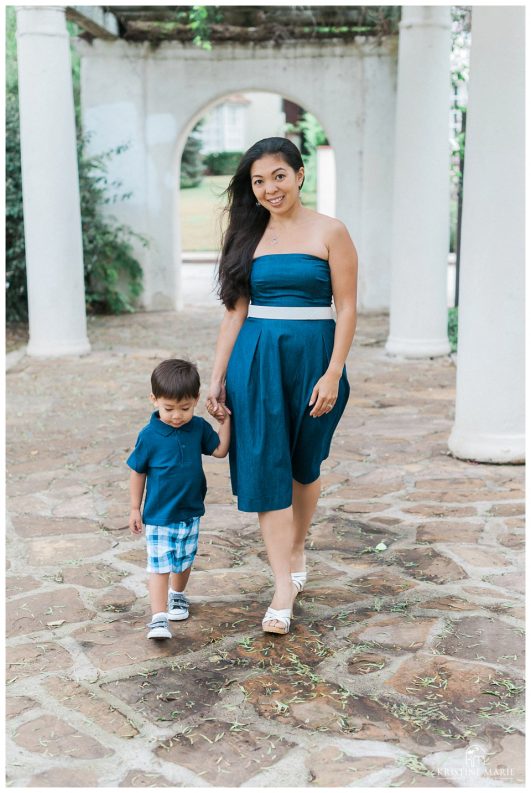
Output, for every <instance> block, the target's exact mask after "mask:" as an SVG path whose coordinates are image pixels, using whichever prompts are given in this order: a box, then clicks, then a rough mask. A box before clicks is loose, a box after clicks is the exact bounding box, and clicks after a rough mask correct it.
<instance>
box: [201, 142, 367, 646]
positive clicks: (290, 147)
mask: <svg viewBox="0 0 531 793" xmlns="http://www.w3.org/2000/svg"><path fill="white" fill-rule="evenodd" d="M303 183H304V165H303V162H302V158H301V155H300V152H299V150H298V149H297V147H296V146H295V145H294V144H293V143H292V142H291V141H289V140H288V139H287V138H277V137H274V138H264V139H263V140H260V141H258V142H257V143H255V144H254V145H253V146H251V148H250V149H249V150H248V151H247V152H246V153H245V154H244V155H243V157H242V159H241V161H240V163H239V166H238V169H237V171H236V173H235V174H234V176H233V177H232V179H231V181H230V184H229V186H228V188H227V190H226V193H227V194H228V203H227V211H228V216H229V223H228V227H227V230H226V232H225V234H224V238H223V244H222V253H221V259H220V264H219V274H218V277H219V295H220V298H221V300H222V302H223V304H224V305H225V308H226V311H225V315H224V317H223V320H222V322H221V327H220V331H219V337H218V341H217V347H216V357H215V361H214V367H213V373H212V381H211V384H210V390H209V393H208V397H207V401H206V403H207V409H208V411H209V413H210V414H211V415H212V416H215V417H216V418H218V419H220V420H222V418H223V416H222V408H220V405H219V403H223V404H226V407H227V409H228V410H229V411H230V412H231V413H232V415H233V421H232V425H233V427H232V439H231V446H230V450H229V463H230V472H231V482H232V491H233V493H234V494H235V495H237V496H238V509H239V510H241V511H244V512H257V513H258V519H259V522H260V528H261V531H262V535H263V538H264V541H265V545H266V549H267V554H268V558H269V562H270V564H271V568H272V570H273V574H274V578H275V593H274V597H273V600H272V602H271V606H270V608H269V609H268V610H267V612H266V615H265V617H264V620H263V622H262V627H263V630H264V631H266V632H270V633H287V632H288V631H289V627H290V618H291V617H292V606H293V601H294V599H295V596H296V594H297V592H300V591H301V590H302V588H303V587H304V583H305V581H306V571H305V557H304V541H305V538H306V534H307V533H308V530H309V528H310V524H311V521H312V517H313V514H314V512H315V508H316V506H317V500H318V498H319V494H320V479H319V475H320V464H321V462H322V461H323V460H324V459H326V457H328V453H329V449H330V443H331V440H332V435H333V433H334V430H335V428H336V426H337V424H338V422H339V419H340V418H341V415H342V413H343V411H344V409H345V405H346V403H347V400H348V396H349V392H350V387H349V383H348V380H347V374H346V369H345V366H344V364H345V360H346V358H347V354H348V351H349V349H350V345H351V344H352V339H353V337H354V331H355V328H356V285H357V253H356V249H355V247H354V244H353V242H352V240H351V238H350V236H349V234H348V231H347V229H346V227H345V226H344V224H343V223H341V222H340V221H339V220H335V219H334V218H331V217H327V216H326V215H321V214H319V213H318V212H314V211H313V210H311V209H308V208H306V207H304V206H303V205H302V203H301V200H300V196H299V191H300V190H301V188H302V185H303ZM332 295H333V297H334V304H335V308H336V314H337V324H336V322H334V319H333V314H332V309H331V298H332Z"/></svg>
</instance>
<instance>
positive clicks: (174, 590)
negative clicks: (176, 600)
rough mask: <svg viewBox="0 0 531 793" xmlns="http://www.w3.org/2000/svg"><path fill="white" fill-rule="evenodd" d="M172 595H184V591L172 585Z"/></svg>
mask: <svg viewBox="0 0 531 793" xmlns="http://www.w3.org/2000/svg"><path fill="white" fill-rule="evenodd" d="M170 595H184V592H177V590H176V589H172V588H171V587H170Z"/></svg>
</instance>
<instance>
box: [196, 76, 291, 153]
mask: <svg viewBox="0 0 531 793" xmlns="http://www.w3.org/2000/svg"><path fill="white" fill-rule="evenodd" d="M285 124H286V116H285V113H283V111H282V97H281V96H280V95H279V94H271V93H266V92H265V91H255V92H252V93H248V92H246V93H238V94H231V95H230V96H228V97H226V98H225V99H224V100H223V101H222V102H220V103H219V104H218V105H215V107H213V108H212V109H211V110H209V112H208V113H207V114H206V115H205V117H204V123H203V126H202V127H201V129H200V130H199V132H198V136H199V137H200V138H201V139H202V141H203V153H204V154H211V153H212V152H220V151H242V152H243V151H246V150H247V149H248V148H249V147H250V146H252V144H253V143H255V142H256V141H257V140H260V139H261V138H268V137H272V136H284V134H285V132H284V130H285Z"/></svg>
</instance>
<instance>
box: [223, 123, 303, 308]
mask: <svg viewBox="0 0 531 793" xmlns="http://www.w3.org/2000/svg"><path fill="white" fill-rule="evenodd" d="M264 154H279V155H280V156H281V157H282V159H283V160H284V162H286V163H287V165H290V166H291V167H292V168H293V170H294V171H298V170H299V168H301V166H304V163H303V161H302V157H301V153H300V151H299V150H298V148H297V147H296V146H295V144H294V143H292V142H291V141H290V140H288V138H263V139H262V140H259V141H257V142H256V143H254V144H253V145H252V146H251V148H250V149H248V150H247V151H246V152H245V154H244V155H243V157H242V158H241V160H240V162H239V164H238V168H237V169H236V173H235V174H234V176H233V177H232V179H231V180H230V182H229V186H228V187H227V189H226V190H225V191H224V193H223V194H222V195H226V196H227V204H226V206H225V210H224V212H225V213H226V214H228V217H229V222H228V226H227V229H226V231H225V233H224V234H223V238H222V244H221V257H220V261H219V270H218V284H219V286H218V295H219V297H220V298H221V301H222V303H223V304H224V305H225V306H226V308H228V309H229V310H230V309H233V308H234V306H235V304H236V301H237V300H238V298H239V297H249V276H250V273H251V267H252V260H253V254H254V252H255V250H256V246H257V245H258V243H259V242H260V240H261V238H262V235H263V233H264V231H265V229H266V226H267V224H268V222H269V212H268V210H267V209H266V208H265V207H263V206H262V205H261V204H259V205H258V206H257V205H256V197H255V195H254V193H253V190H252V186H251V166H252V164H253V162H254V161H255V160H259V159H260V157H263V156H264ZM303 184H304V179H303ZM301 187H302V185H301Z"/></svg>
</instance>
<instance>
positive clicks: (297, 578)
mask: <svg viewBox="0 0 531 793" xmlns="http://www.w3.org/2000/svg"><path fill="white" fill-rule="evenodd" d="M307 578H308V574H307V572H306V554H304V570H302V571H301V572H300V573H292V574H291V580H292V581H293V583H294V584H295V586H296V587H297V594H299V592H302V590H303V589H304V586H305V584H306V579H307Z"/></svg>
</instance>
